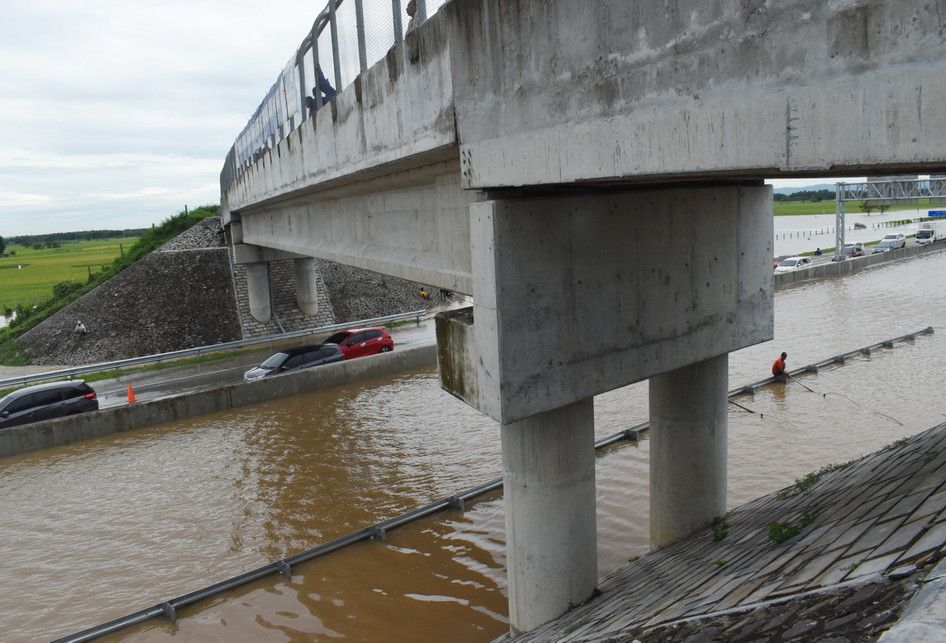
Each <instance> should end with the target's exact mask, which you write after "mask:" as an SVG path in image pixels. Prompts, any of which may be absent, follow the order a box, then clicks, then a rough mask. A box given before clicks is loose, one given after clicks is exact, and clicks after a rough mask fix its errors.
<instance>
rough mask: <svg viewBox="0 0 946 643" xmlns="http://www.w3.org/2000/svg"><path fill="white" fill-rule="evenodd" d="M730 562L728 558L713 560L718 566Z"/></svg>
mask: <svg viewBox="0 0 946 643" xmlns="http://www.w3.org/2000/svg"><path fill="white" fill-rule="evenodd" d="M728 562H729V561H728V560H726V559H725V558H717V559H716V560H714V561H713V564H714V565H716V566H717V567H722V566H723V565H725V564H726V563H728Z"/></svg>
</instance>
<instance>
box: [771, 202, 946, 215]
mask: <svg viewBox="0 0 946 643" xmlns="http://www.w3.org/2000/svg"><path fill="white" fill-rule="evenodd" d="M773 207H774V211H775V216H777V217H781V216H798V215H801V214H834V207H835V206H834V199H825V200H823V201H776V202H775V203H774V204H773ZM942 207H944V206H942V205H936V204H933V205H931V204H930V200H929V199H919V202H912V201H910V202H906V203H897V204H894V205H891V206H890V207H889V208H888V210H887V211H888V212H895V211H898V210H916V209H920V210H922V209H926V208H942ZM844 209H845V210H846V211H848V212H861V211H862V208H861V204H860V202H859V201H848V202H847V203H845V205H844ZM872 214H880V210H873V211H872Z"/></svg>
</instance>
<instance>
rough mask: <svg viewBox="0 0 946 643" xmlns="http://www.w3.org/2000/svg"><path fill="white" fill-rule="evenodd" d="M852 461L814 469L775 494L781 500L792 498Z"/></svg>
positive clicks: (805, 491)
mask: <svg viewBox="0 0 946 643" xmlns="http://www.w3.org/2000/svg"><path fill="white" fill-rule="evenodd" d="M850 464H851V463H850V462H842V463H841V464H827V465H825V466H823V467H821V468H820V469H818V470H817V471H812V472H811V473H809V474H807V475H805V476H804V477H802V478H796V479H795V483H794V484H792V485H791V486H788V487H785V488H784V489H782V490H781V491H779V492H778V493H777V494H775V496H776V497H777V498H780V499H781V500H785V499H786V498H791V497H792V496H797V495H799V494H802V493H807V492H808V490H810V489H811V488H812V487H814V486H815V485H816V484H818V481H819V480H821V478H822V476H825V475H827V474H829V473H832V472H834V471H840V470H841V469H843V468H845V467H847V466H849V465H850Z"/></svg>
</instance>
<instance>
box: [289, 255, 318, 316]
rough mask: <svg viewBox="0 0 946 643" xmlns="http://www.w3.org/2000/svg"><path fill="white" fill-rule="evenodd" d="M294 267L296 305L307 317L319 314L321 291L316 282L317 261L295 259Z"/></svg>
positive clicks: (309, 258) (308, 258)
mask: <svg viewBox="0 0 946 643" xmlns="http://www.w3.org/2000/svg"><path fill="white" fill-rule="evenodd" d="M292 267H293V268H294V269H295V276H296V305H297V306H299V310H301V311H302V312H304V313H305V314H306V315H315V314H317V313H318V312H319V290H318V281H317V280H316V266H315V259H313V258H312V257H306V258H305V259H293V260H292Z"/></svg>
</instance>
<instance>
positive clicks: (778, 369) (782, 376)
mask: <svg viewBox="0 0 946 643" xmlns="http://www.w3.org/2000/svg"><path fill="white" fill-rule="evenodd" d="M786 359H788V353H782V355H781V356H780V357H779V358H778V359H776V360H775V363H774V364H772V377H774V378H775V381H776V382H780V383H782V384H785V383H786V382H787V381H788V373H786V372H785V360H786Z"/></svg>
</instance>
